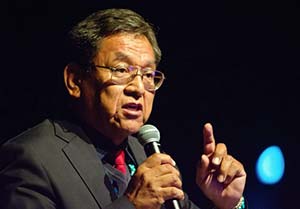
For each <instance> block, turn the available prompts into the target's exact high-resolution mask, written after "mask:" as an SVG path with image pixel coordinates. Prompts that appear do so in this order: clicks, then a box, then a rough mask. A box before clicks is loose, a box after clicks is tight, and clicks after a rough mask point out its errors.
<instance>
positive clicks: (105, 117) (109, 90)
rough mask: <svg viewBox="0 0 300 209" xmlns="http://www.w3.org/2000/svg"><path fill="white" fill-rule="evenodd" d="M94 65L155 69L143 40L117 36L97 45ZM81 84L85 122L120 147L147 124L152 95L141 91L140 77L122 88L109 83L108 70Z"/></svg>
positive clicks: (96, 73)
mask: <svg viewBox="0 0 300 209" xmlns="http://www.w3.org/2000/svg"><path fill="white" fill-rule="evenodd" d="M93 61H94V64H95V65H100V66H109V67H118V66H129V65H134V66H140V67H143V68H144V67H151V68H153V69H155V68H156V65H155V56H154V52H153V48H152V46H151V44H150V43H149V41H148V40H147V38H146V37H144V36H137V35H134V34H128V33H120V34H115V35H112V36H109V37H106V38H105V39H104V40H103V41H102V42H101V43H100V45H99V52H98V54H97V55H96V57H95V58H94V60H93ZM90 74H91V75H89V76H87V78H86V79H84V80H83V83H82V85H81V89H80V91H81V92H80V99H81V101H82V104H83V105H82V106H81V107H82V108H81V111H83V112H82V113H81V114H83V117H84V120H86V121H87V122H88V124H89V125H91V126H93V127H94V128H95V129H97V130H98V131H100V132H101V133H102V134H104V135H105V136H107V137H109V138H111V139H112V140H113V141H114V143H115V144H119V143H121V142H122V140H123V139H124V138H125V137H127V136H128V134H132V133H135V132H137V131H138V130H139V128H140V127H141V126H142V125H143V124H144V123H145V122H146V121H147V120H148V118H149V116H150V113H151V111H152V105H153V100H154V92H150V91H147V90H146V89H145V88H144V84H143V82H142V77H141V76H139V75H137V76H135V77H134V79H133V80H132V81H130V82H129V83H126V84H122V85H119V84H118V85H116V84H112V83H111V72H110V70H108V69H103V68H96V70H95V71H92V72H91V73H90Z"/></svg>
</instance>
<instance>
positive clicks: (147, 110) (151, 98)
mask: <svg viewBox="0 0 300 209" xmlns="http://www.w3.org/2000/svg"><path fill="white" fill-rule="evenodd" d="M153 101H154V95H152V94H150V95H146V97H145V104H144V108H145V110H144V117H145V120H148V118H149V116H150V114H151V111H152V106H153Z"/></svg>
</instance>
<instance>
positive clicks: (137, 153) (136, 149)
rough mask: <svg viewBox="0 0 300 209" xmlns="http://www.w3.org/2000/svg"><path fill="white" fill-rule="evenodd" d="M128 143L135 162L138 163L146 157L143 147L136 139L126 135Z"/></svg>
mask: <svg viewBox="0 0 300 209" xmlns="http://www.w3.org/2000/svg"><path fill="white" fill-rule="evenodd" d="M128 145H129V147H130V149H131V151H132V153H133V155H134V157H135V160H136V162H137V164H138V165H140V164H141V163H142V162H143V161H144V160H145V159H146V158H147V157H146V153H145V151H144V147H143V146H142V145H141V144H140V143H139V142H138V139H137V138H135V137H133V136H129V137H128Z"/></svg>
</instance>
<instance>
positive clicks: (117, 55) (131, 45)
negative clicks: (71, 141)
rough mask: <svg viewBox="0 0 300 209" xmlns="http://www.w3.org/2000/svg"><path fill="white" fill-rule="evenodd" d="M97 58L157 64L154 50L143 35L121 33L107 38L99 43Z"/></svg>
mask: <svg viewBox="0 0 300 209" xmlns="http://www.w3.org/2000/svg"><path fill="white" fill-rule="evenodd" d="M97 58H98V59H110V60H111V59H113V60H119V61H125V62H133V61H137V62H147V63H149V64H154V63H155V55H154V50H153V47H152V45H151V44H150V42H149V40H148V39H147V38H146V37H145V36H143V35H137V34H130V33H119V34H114V35H111V36H108V37H105V38H104V39H103V40H102V41H101V42H100V43H99V52H98V56H97ZM136 64H137V63H136Z"/></svg>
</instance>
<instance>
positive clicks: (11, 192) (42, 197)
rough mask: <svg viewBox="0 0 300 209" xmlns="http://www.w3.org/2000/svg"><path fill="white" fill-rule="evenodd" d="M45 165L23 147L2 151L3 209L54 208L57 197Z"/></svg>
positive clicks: (0, 202)
mask: <svg viewBox="0 0 300 209" xmlns="http://www.w3.org/2000/svg"><path fill="white" fill-rule="evenodd" d="M53 194H54V193H53V191H52V190H51V186H50V183H49V181H48V177H47V174H46V172H45V171H44V169H43V166H42V164H41V163H40V162H39V160H38V159H37V157H35V156H34V154H33V153H30V152H28V151H25V149H23V146H22V145H20V144H14V143H12V144H5V145H3V146H1V148H0V197H1V198H0V205H1V208H2V209H21V208H22V209H43V208H47V209H54V208H56V203H55V200H54V199H55V198H54V195H53Z"/></svg>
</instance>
